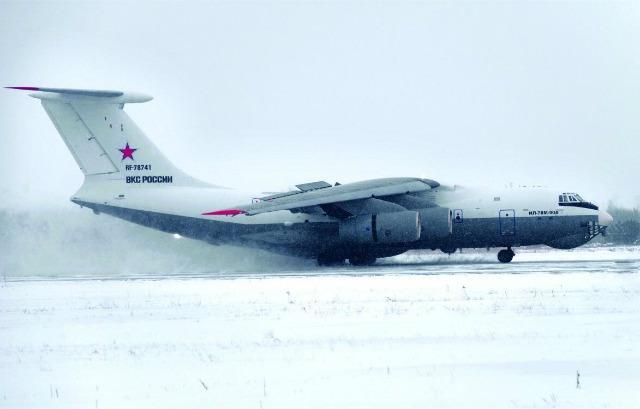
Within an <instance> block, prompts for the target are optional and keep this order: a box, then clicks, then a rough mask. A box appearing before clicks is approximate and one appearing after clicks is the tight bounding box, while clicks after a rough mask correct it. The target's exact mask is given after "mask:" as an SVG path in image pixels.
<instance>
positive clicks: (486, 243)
mask: <svg viewBox="0 0 640 409" xmlns="http://www.w3.org/2000/svg"><path fill="white" fill-rule="evenodd" d="M595 221H597V216H585V215H580V216H561V217H552V218H548V217H542V218H538V217H516V218H515V222H514V229H513V232H512V233H513V234H510V233H511V232H507V233H508V234H503V233H504V232H501V226H500V219H499V218H497V217H493V218H465V219H464V221H463V222H462V223H454V225H453V231H452V235H451V240H450V244H451V245H453V246H455V247H457V248H473V247H477V248H479V247H506V246H528V245H536V244H546V243H548V242H550V241H551V240H554V239H557V238H559V237H564V236H570V235H573V236H576V235H583V234H584V232H585V227H584V224H585V223H587V222H595Z"/></svg>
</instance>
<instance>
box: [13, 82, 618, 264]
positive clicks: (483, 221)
mask: <svg viewBox="0 0 640 409" xmlns="http://www.w3.org/2000/svg"><path fill="white" fill-rule="evenodd" d="M6 88H9V89H16V90H24V91H30V92H31V93H30V94H29V95H30V96H32V97H34V98H37V99H39V100H40V101H41V104H42V106H43V107H44V110H45V111H46V113H47V114H48V115H49V118H50V119H51V121H52V122H53V124H54V126H55V128H56V129H57V131H58V133H59V134H60V136H61V137H62V139H63V141H64V142H65V144H66V145H67V147H68V148H69V151H70V152H71V154H72V156H73V158H74V159H75V160H76V162H77V164H78V166H79V167H80V169H81V170H82V172H83V173H84V182H83V184H82V186H81V187H80V189H79V190H78V191H77V192H76V193H75V194H74V195H73V196H72V197H71V201H72V202H73V203H75V204H78V205H79V206H81V207H83V208H84V207H86V208H89V209H92V210H93V212H94V213H96V214H100V213H104V214H108V215H111V216H115V217H118V218H121V219H124V220H127V221H129V222H132V223H136V224H138V225H142V226H146V227H150V228H153V229H157V230H160V231H163V232H167V233H173V234H179V235H180V236H183V237H188V238H191V239H196V240H202V241H205V242H207V243H211V244H215V245H223V244H226V245H236V246H248V247H252V248H260V249H265V250H268V251H272V252H278V253H283V254H288V255H294V256H299V257H306V258H313V259H315V260H317V263H318V264H319V265H339V264H344V263H345V261H347V260H348V262H349V263H350V264H352V265H356V266H360V265H371V264H373V263H375V262H376V260H377V259H378V258H383V257H391V256H395V255H398V254H401V253H404V252H406V251H408V250H416V249H431V250H436V249H440V250H441V251H443V252H445V253H449V254H450V253H454V252H455V251H457V250H458V249H463V248H485V247H486V248H487V249H489V248H501V250H500V251H499V252H498V253H497V256H498V260H499V261H500V262H502V263H508V262H510V261H511V260H512V259H513V257H514V255H515V253H514V251H513V248H514V247H519V246H530V245H547V246H550V247H554V248H558V249H571V248H574V247H578V246H581V245H583V244H585V243H587V242H588V241H590V240H591V239H593V238H594V237H596V236H597V235H599V234H605V232H606V228H607V226H608V225H609V224H610V223H611V222H612V220H613V219H612V217H611V215H609V214H608V213H607V212H605V211H603V210H600V209H599V208H598V206H596V205H595V204H593V203H590V202H587V201H585V200H583V199H582V197H581V196H580V195H578V194H576V193H566V192H557V191H551V190H545V189H524V190H523V189H504V190H502V191H496V192H493V191H487V190H477V189H476V190H474V189H469V188H461V187H457V186H449V185H444V184H440V183H438V182H437V181H435V180H430V179H425V178H416V177H396V178H384V179H372V180H365V181H360V182H354V183H345V184H340V183H335V184H330V183H327V182H325V181H318V182H310V183H302V184H299V185H296V189H295V190H292V191H287V192H281V193H275V194H269V195H266V196H264V195H263V194H252V193H243V192H239V191H236V190H233V189H229V188H226V187H222V186H217V185H212V184H209V183H205V182H203V181H200V180H198V179H196V178H193V177H191V176H189V175H187V174H186V173H184V172H182V171H181V170H179V169H178V168H176V167H175V166H174V165H173V164H172V163H171V162H170V161H169V160H168V159H167V158H166V157H165V156H164V155H163V154H162V153H161V152H160V151H159V150H158V148H156V146H155V145H154V144H153V143H152V142H151V140H149V139H148V138H147V136H145V134H144V133H143V132H142V131H141V130H140V129H139V128H138V127H137V126H136V124H135V123H134V122H133V121H132V120H131V118H130V117H129V116H128V115H127V114H126V113H125V111H124V105H125V104H132V103H143V102H147V101H150V100H151V99H152V97H151V96H148V95H145V94H141V93H135V92H123V91H106V90H87V89H67V88H42V87H6Z"/></svg>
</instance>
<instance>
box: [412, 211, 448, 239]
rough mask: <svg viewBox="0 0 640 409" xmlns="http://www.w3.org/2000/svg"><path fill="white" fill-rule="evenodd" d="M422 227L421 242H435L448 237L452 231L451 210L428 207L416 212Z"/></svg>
mask: <svg viewBox="0 0 640 409" xmlns="http://www.w3.org/2000/svg"><path fill="white" fill-rule="evenodd" d="M418 212H419V213H420V223H421V227H422V234H421V236H420V239H421V240H428V241H436V240H439V239H443V238H446V237H449V235H451V231H452V224H451V209H448V208H445V207H430V208H427V209H420V210H418Z"/></svg>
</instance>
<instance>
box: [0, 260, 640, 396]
mask: <svg viewBox="0 0 640 409" xmlns="http://www.w3.org/2000/svg"><path fill="white" fill-rule="evenodd" d="M594 251H595V252H596V253H597V255H595V256H594V255H593V254H592V250H589V249H586V250H583V251H580V252H551V253H547V252H545V253H541V252H535V251H529V252H522V251H521V252H519V254H518V256H516V260H518V263H512V264H511V265H500V264H498V263H495V262H494V261H493V260H495V253H493V252H492V253H483V252H480V253H469V254H466V253H463V254H461V255H454V256H452V257H451V258H449V257H446V256H445V257H446V259H442V258H439V257H441V256H435V255H422V254H409V255H406V256H402V257H399V258H394V259H392V260H389V261H385V262H384V264H383V265H380V266H374V267H373V268H371V269H366V270H363V269H353V268H349V267H343V268H337V269H313V268H309V269H305V270H303V271H299V272H296V271H288V272H285V273H283V274H281V275H278V276H273V275H272V276H268V277H261V276H260V275H259V272H254V274H251V273H247V274H243V275H235V276H233V277H232V276H225V277H220V276H215V277H213V276H210V275H207V274H198V275H188V276H172V277H165V278H162V277H156V278H152V277H149V276H144V277H135V278H131V277H129V278H123V277H118V278H113V279H107V278H106V277H103V278H102V279H100V278H95V277H94V278H82V277H58V278H55V279H41V278H37V277H30V278H25V277H18V278H5V281H2V282H0V407H7V408H42V407H53V408H56V407H60V408H88V407H91V408H141V407H149V408H198V407H200V408H205V407H206V408H221V407H222V408H224V407H238V408H325V407H349V408H369V407H380V408H391V407H393V408H406V407H416V408H418V407H419V408H431V407H432V408H440V407H442V408H547V407H549V408H583V407H588V408H601V407H602V408H604V407H607V408H637V407H639V406H640V387H639V385H640V341H639V340H640V274H639V273H638V271H639V269H640V252H638V251H637V249H635V250H634V249H618V250H617V251H609V250H608V249H598V250H594ZM605 252H606V253H605ZM604 254H606V255H608V257H604ZM571 255H573V256H571ZM430 257H431V258H430ZM545 259H551V260H554V261H552V262H544V261H543V260H545ZM603 259H604V260H605V261H602V260H603ZM479 273H483V274H479ZM513 273H516V274H513ZM577 373H579V374H580V377H579V382H580V385H579V387H577Z"/></svg>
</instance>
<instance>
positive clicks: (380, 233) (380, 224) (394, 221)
mask: <svg viewBox="0 0 640 409" xmlns="http://www.w3.org/2000/svg"><path fill="white" fill-rule="evenodd" d="M421 230H422V229H421V224H420V213H419V212H415V211H402V212H393V213H379V214H367V215H362V216H352V217H350V218H348V219H345V220H343V221H342V222H340V227H339V235H340V238H341V239H342V240H345V241H349V242H355V243H408V242H412V241H416V240H418V239H420V232H421Z"/></svg>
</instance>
